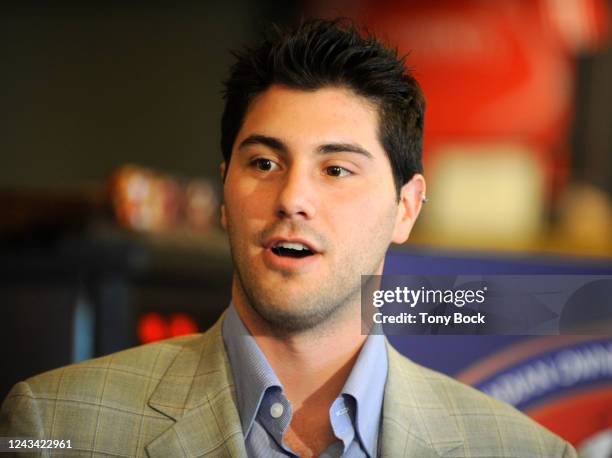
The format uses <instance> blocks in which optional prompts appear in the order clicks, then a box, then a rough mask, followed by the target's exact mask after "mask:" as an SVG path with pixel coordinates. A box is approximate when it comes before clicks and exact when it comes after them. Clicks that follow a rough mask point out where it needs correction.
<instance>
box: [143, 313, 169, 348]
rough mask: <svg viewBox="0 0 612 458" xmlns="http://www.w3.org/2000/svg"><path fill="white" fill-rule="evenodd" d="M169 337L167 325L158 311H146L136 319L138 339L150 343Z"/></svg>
mask: <svg viewBox="0 0 612 458" xmlns="http://www.w3.org/2000/svg"><path fill="white" fill-rule="evenodd" d="M168 337H170V332H169V326H168V323H167V322H166V320H165V319H164V317H163V316H162V315H160V314H159V313H146V314H144V315H142V316H141V317H140V319H139V320H138V339H139V340H140V342H141V343H150V342H155V341H157V340H163V339H166V338H168Z"/></svg>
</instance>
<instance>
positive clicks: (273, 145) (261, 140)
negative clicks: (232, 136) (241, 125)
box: [238, 134, 374, 159]
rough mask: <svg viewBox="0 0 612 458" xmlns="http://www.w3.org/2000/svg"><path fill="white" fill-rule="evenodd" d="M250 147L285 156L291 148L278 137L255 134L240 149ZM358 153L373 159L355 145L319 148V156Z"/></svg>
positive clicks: (333, 144)
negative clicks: (266, 148)
mask: <svg viewBox="0 0 612 458" xmlns="http://www.w3.org/2000/svg"><path fill="white" fill-rule="evenodd" d="M250 145H263V146H267V147H268V148H270V149H272V150H275V151H277V152H279V153H281V154H283V155H288V154H289V148H288V147H287V145H286V144H285V143H283V141H282V140H280V139H278V138H276V137H269V136H267V135H260V134H254V135H249V136H248V137H247V138H245V139H244V140H242V142H241V143H240V146H239V147H238V149H241V148H244V147H245V146H250ZM347 152H348V153H357V154H361V155H362V156H365V157H367V158H368V159H373V158H374V156H372V153H370V152H369V151H368V150H366V149H365V148H362V147H361V146H359V145H356V144H354V143H325V144H323V145H319V146H318V147H317V153H319V154H332V153H347Z"/></svg>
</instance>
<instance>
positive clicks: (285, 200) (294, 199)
mask: <svg viewBox="0 0 612 458" xmlns="http://www.w3.org/2000/svg"><path fill="white" fill-rule="evenodd" d="M316 198H317V196H316V190H315V187H314V183H313V180H312V178H311V177H310V176H309V174H308V173H307V172H306V171H304V170H302V169H301V168H300V167H297V166H294V167H291V168H289V170H288V171H287V173H286V174H285V177H284V180H283V181H282V183H281V187H280V191H279V194H278V200H277V202H278V203H277V210H276V214H277V216H278V217H279V218H283V219H285V218H287V219H304V220H308V219H311V218H313V217H314V216H315V213H316V204H315V202H316Z"/></svg>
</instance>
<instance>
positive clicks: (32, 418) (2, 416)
mask: <svg viewBox="0 0 612 458" xmlns="http://www.w3.org/2000/svg"><path fill="white" fill-rule="evenodd" d="M0 437H2V438H5V437H19V438H33V439H44V438H45V433H44V430H43V426H42V421H41V417H40V414H39V411H38V406H37V403H36V398H35V397H34V395H33V393H32V390H31V389H30V386H29V385H28V384H27V383H26V382H19V383H18V384H17V385H15V386H14V387H13V389H12V390H11V391H10V392H9V394H8V395H7V397H6V399H5V400H4V402H3V403H2V407H1V408H0ZM4 456H15V457H19V458H24V457H26V456H48V452H47V451H43V450H32V452H31V453H23V452H20V453H14V454H9V455H4V454H3V457H4Z"/></svg>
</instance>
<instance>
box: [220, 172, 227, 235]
mask: <svg viewBox="0 0 612 458" xmlns="http://www.w3.org/2000/svg"><path fill="white" fill-rule="evenodd" d="M225 170H226V165H225V161H223V162H221V165H220V166H219V172H220V173H221V182H222V183H225ZM221 227H223V229H225V230H227V217H226V216H225V203H223V202H221Z"/></svg>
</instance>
